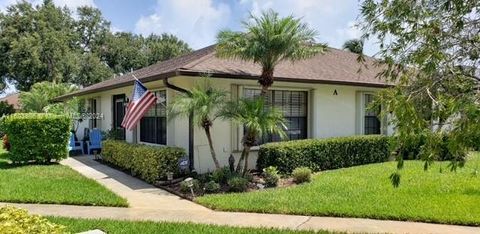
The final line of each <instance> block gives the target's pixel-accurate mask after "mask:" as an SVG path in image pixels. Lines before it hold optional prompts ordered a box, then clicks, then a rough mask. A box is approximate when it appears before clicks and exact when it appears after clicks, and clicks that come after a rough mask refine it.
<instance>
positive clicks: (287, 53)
mask: <svg viewBox="0 0 480 234" xmlns="http://www.w3.org/2000/svg"><path fill="white" fill-rule="evenodd" d="M243 26H244V28H245V30H246V31H245V32H233V31H230V30H224V31H220V32H219V33H218V35H217V47H216V55H217V56H218V57H221V58H238V59H241V60H245V61H253V62H254V63H256V64H259V65H260V66H261V67H262V73H261V75H260V77H259V79H258V83H260V85H261V86H262V93H261V95H262V96H265V95H266V93H267V91H268V88H269V87H270V86H271V85H272V84H273V79H274V76H273V72H274V69H275V66H276V65H277V64H278V63H280V62H281V61H284V60H287V61H291V62H295V61H298V60H303V59H307V58H310V57H312V56H314V55H316V54H318V53H322V52H324V51H325V50H326V45H325V44H319V43H315V37H316V35H317V32H316V31H315V30H313V29H310V28H309V27H308V25H307V24H305V23H302V22H301V19H300V18H295V17H293V16H288V17H285V18H281V17H279V16H278V13H276V12H274V11H272V10H269V11H265V12H263V13H262V15H261V16H259V17H257V16H254V15H250V19H249V20H248V21H244V22H243Z"/></svg>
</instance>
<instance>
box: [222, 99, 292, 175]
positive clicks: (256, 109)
mask: <svg viewBox="0 0 480 234" xmlns="http://www.w3.org/2000/svg"><path fill="white" fill-rule="evenodd" d="M221 116H222V118H223V119H225V120H232V121H233V122H235V123H237V124H240V125H243V126H244V129H245V134H244V136H243V138H242V144H243V150H242V155H241V156H240V159H239V161H238V164H237V168H236V171H237V172H240V171H241V167H242V166H241V165H242V161H245V163H244V166H243V174H245V173H246V172H247V169H248V156H249V154H250V149H251V148H252V147H253V146H255V143H256V141H257V139H259V138H262V137H263V136H264V135H267V134H276V135H279V136H280V137H281V138H285V137H286V133H285V129H286V125H285V119H284V118H283V113H282V112H281V111H279V110H277V109H275V108H270V107H267V106H266V105H265V101H264V99H263V98H257V99H254V100H250V99H239V100H237V101H231V102H228V103H227V105H226V106H225V107H224V108H223V110H222V111H221Z"/></svg>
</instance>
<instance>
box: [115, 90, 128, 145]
mask: <svg viewBox="0 0 480 234" xmlns="http://www.w3.org/2000/svg"><path fill="white" fill-rule="evenodd" d="M124 116H125V94H119V95H113V129H115V130H116V133H117V134H118V135H117V136H116V138H118V140H125V128H123V127H122V126H121V124H122V121H123V117H124Z"/></svg>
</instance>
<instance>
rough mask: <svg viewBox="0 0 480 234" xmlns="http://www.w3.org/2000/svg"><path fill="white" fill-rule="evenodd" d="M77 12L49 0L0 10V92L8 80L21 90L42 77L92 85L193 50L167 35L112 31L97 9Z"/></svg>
mask: <svg viewBox="0 0 480 234" xmlns="http://www.w3.org/2000/svg"><path fill="white" fill-rule="evenodd" d="M75 14H76V16H75V17H73V13H72V12H71V11H69V10H68V9H67V8H60V7H57V6H55V5H54V4H53V2H52V0H45V1H43V3H42V4H39V5H35V6H34V5H32V4H30V3H28V2H26V1H21V2H18V3H16V4H13V5H10V6H8V7H7V9H6V11H5V12H3V13H0V77H1V79H0V90H4V89H5V88H6V84H7V82H8V83H11V84H14V85H15V87H16V88H17V89H19V90H21V91H28V90H29V89H30V87H31V86H32V85H33V84H35V83H37V82H42V81H50V82H54V83H62V82H69V83H74V84H77V85H90V84H93V83H96V82H99V81H102V80H104V79H109V78H112V77H113V74H114V73H115V74H120V73H126V72H129V71H131V70H132V69H138V68H141V67H145V66H148V65H151V64H153V63H156V62H158V61H162V60H166V59H170V58H173V57H176V56H179V55H181V54H184V53H186V52H189V51H190V50H191V49H190V48H189V46H188V45H187V44H186V43H185V42H183V41H182V40H180V39H178V38H177V37H175V36H173V35H169V34H162V35H150V36H147V37H144V36H142V35H135V34H132V33H113V32H112V31H111V29H110V22H108V21H107V20H106V19H105V18H104V17H103V16H102V13H101V12H100V10H98V9H96V8H92V7H86V6H84V7H79V8H78V9H77V11H76V13H75Z"/></svg>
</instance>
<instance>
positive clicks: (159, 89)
mask: <svg viewBox="0 0 480 234" xmlns="http://www.w3.org/2000/svg"><path fill="white" fill-rule="evenodd" d="M149 91H150V92H152V93H155V92H157V91H165V108H167V107H168V90H167V89H166V88H158V89H152V90H149ZM157 101H158V100H157ZM165 119H166V121H167V124H166V126H165V135H166V136H167V137H166V139H165V144H157V143H151V142H144V141H141V140H140V139H141V138H140V134H141V133H140V121H141V119H140V120H139V122H138V124H137V127H136V132H137V134H136V135H137V142H138V143H139V144H143V145H150V146H167V145H168V115H166V116H165Z"/></svg>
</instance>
